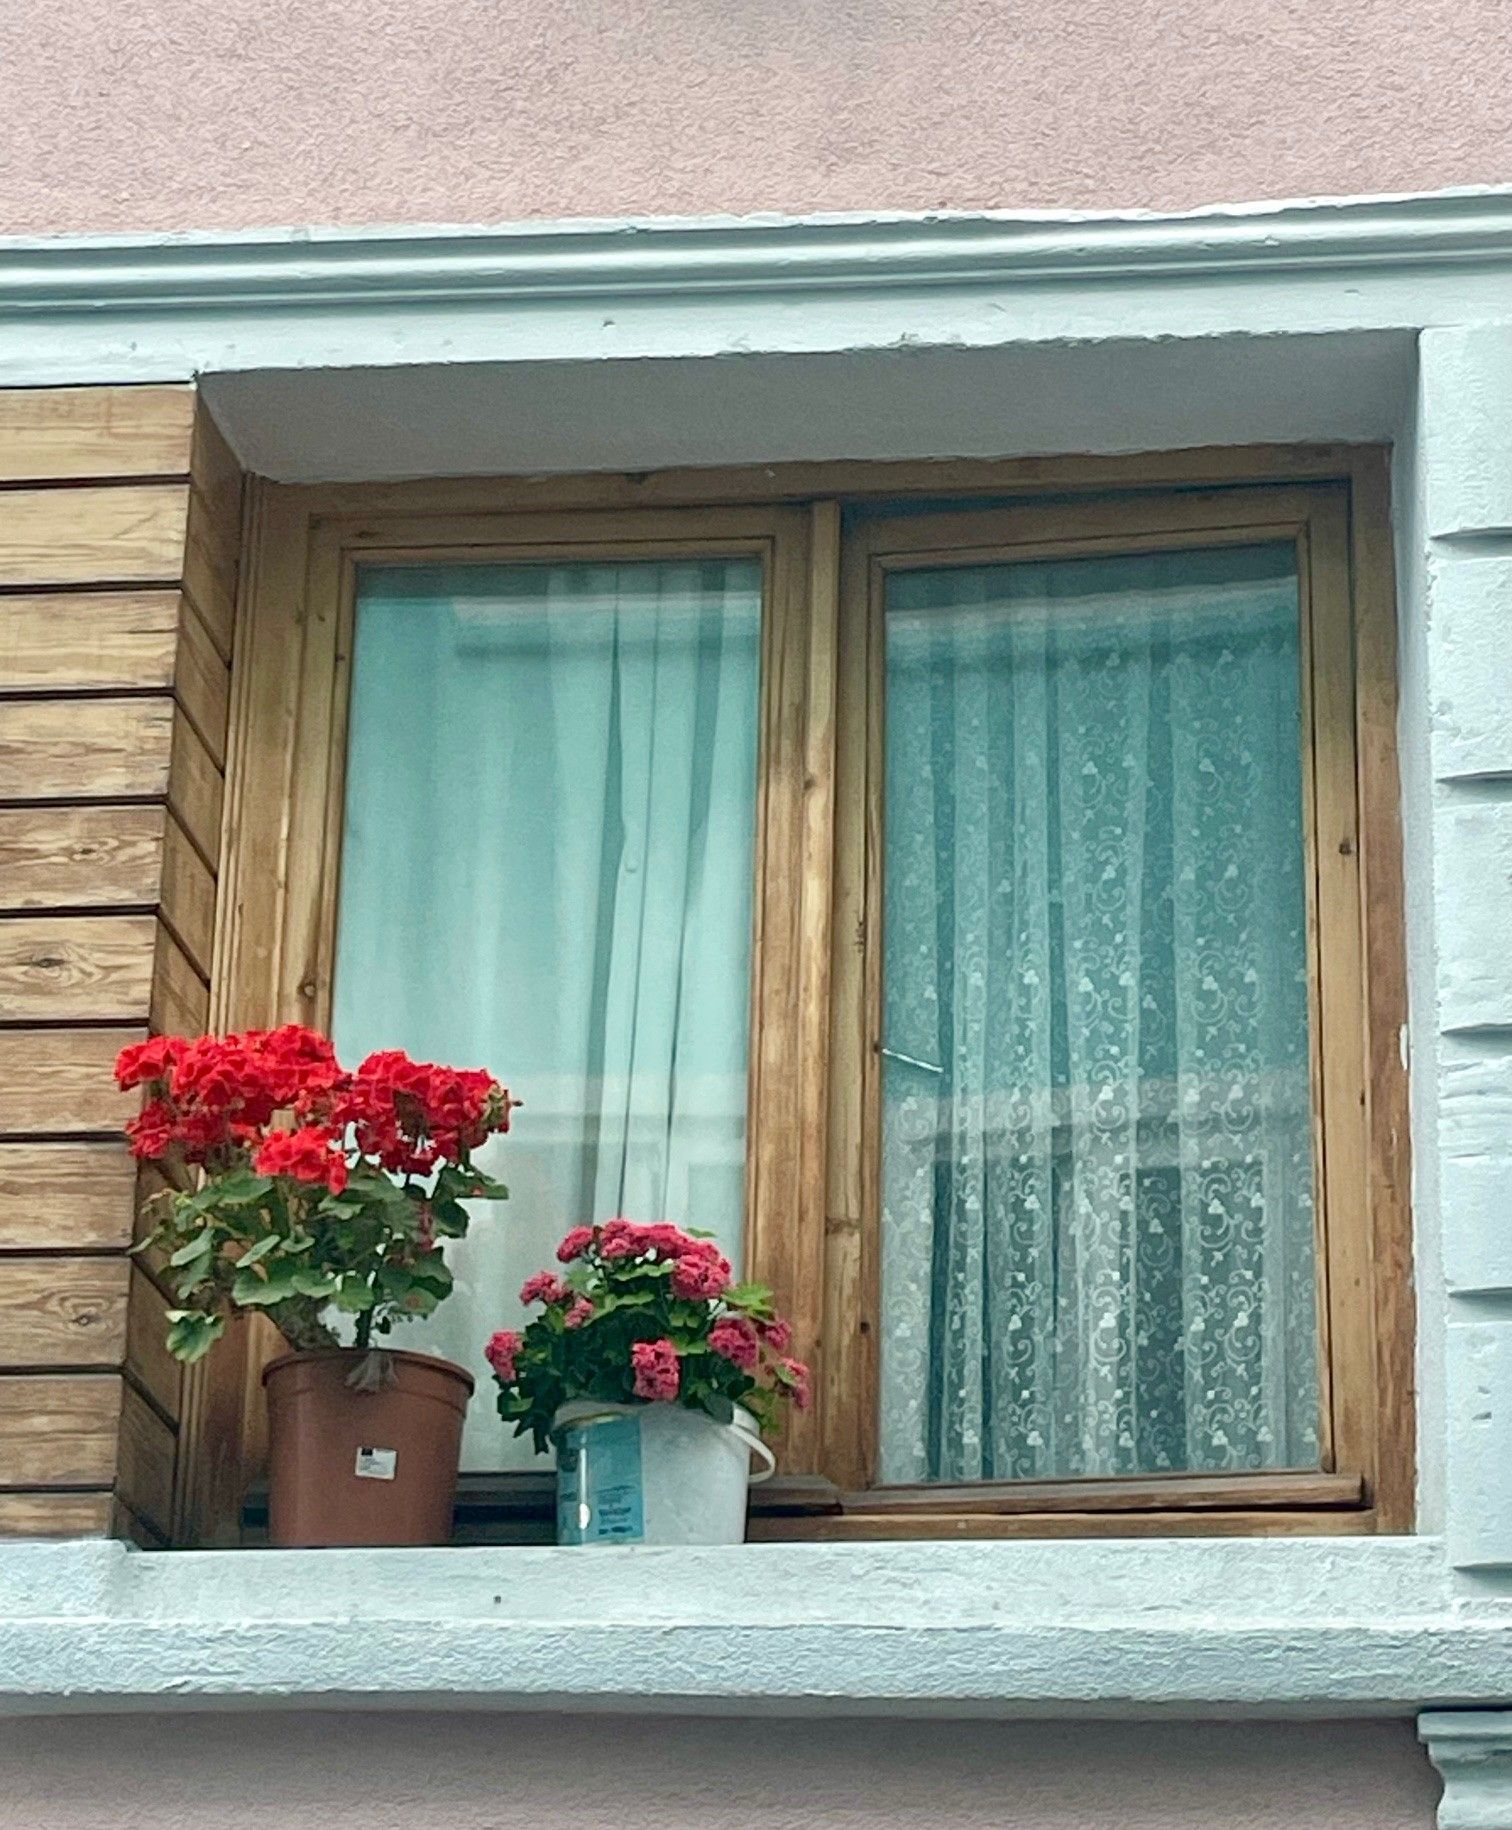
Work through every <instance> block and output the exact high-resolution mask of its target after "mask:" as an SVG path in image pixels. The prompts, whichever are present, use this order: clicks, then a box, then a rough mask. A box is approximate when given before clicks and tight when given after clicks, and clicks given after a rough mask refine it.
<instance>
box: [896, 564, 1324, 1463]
mask: <svg viewBox="0 0 1512 1830" xmlns="http://www.w3.org/2000/svg"><path fill="white" fill-rule="evenodd" d="M1298 630H1299V616H1298V595H1297V580H1296V570H1295V555H1294V552H1293V550H1292V548H1291V547H1290V546H1289V545H1287V546H1281V545H1274V546H1272V545H1266V546H1253V547H1248V548H1228V549H1219V550H1208V551H1204V552H1190V553H1162V554H1155V555H1143V556H1137V557H1122V558H1110V559H1074V560H1055V561H1048V562H1036V563H1023V564H1012V565H990V566H982V567H972V568H953V569H944V568H942V569H938V570H927V571H916V572H897V573H893V574H891V575H890V576H889V579H888V585H887V600H886V656H887V681H886V690H887V699H886V833H885V845H886V850H885V866H886V869H885V879H886V888H885V904H884V934H885V940H884V994H883V1002H884V1011H883V1038H884V1051H885V1052H884V1060H883V1145H882V1148H883V1178H882V1180H883V1193H882V1200H883V1217H882V1225H883V1241H882V1251H883V1313H884V1317H885V1330H884V1341H883V1348H882V1419H881V1428H882V1455H881V1468H882V1475H883V1478H884V1479H885V1480H887V1481H929V1480H955V1481H963V1480H979V1479H983V1480H985V1479H996V1480H1012V1479H1033V1478H1052V1477H1057V1476H1074V1475H1113V1474H1133V1473H1146V1472H1157V1471H1165V1470H1213V1471H1216V1470H1223V1469H1255V1468H1279V1467H1315V1466H1317V1463H1318V1392H1319V1388H1318V1369H1317V1344H1316V1340H1317V1336H1316V1323H1315V1293H1314V1278H1315V1247H1314V1239H1313V1196H1312V1174H1313V1171H1312V1146H1311V1122H1310V1099H1309V1071H1308V1000H1307V941H1306V912H1305V892H1304V881H1303V869H1304V852H1303V825H1302V781H1301V754H1302V723H1301V709H1300V686H1299V678H1300V660H1299V652H1298V642H1299V635H1298Z"/></svg>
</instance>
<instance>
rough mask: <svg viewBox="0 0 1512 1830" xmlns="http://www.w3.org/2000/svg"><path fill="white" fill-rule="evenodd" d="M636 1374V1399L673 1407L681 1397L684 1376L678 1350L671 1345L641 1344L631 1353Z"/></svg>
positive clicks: (631, 1361) (649, 1342) (658, 1342)
mask: <svg viewBox="0 0 1512 1830" xmlns="http://www.w3.org/2000/svg"><path fill="white" fill-rule="evenodd" d="M630 1365H631V1369H632V1371H633V1372H634V1374H635V1395H636V1397H637V1398H645V1399H647V1400H649V1401H650V1402H651V1403H652V1404H671V1403H672V1401H673V1400H674V1399H675V1398H676V1397H677V1388H678V1385H679V1384H680V1383H681V1372H680V1369H679V1367H678V1362H677V1349H676V1348H675V1347H674V1346H673V1345H672V1343H671V1342H670V1341H665V1340H663V1341H637V1342H636V1343H635V1345H634V1346H633V1347H632V1348H631V1349H630Z"/></svg>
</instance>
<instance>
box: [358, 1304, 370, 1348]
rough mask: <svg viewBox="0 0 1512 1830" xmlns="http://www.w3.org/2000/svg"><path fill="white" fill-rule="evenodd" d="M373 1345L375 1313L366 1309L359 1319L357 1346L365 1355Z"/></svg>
mask: <svg viewBox="0 0 1512 1830" xmlns="http://www.w3.org/2000/svg"><path fill="white" fill-rule="evenodd" d="M372 1344H373V1312H372V1310H371V1309H364V1310H363V1311H362V1313H361V1314H360V1315H359V1316H358V1317H357V1345H358V1346H359V1347H360V1348H361V1349H362V1350H363V1352H364V1353H365V1352H366V1351H367V1349H368V1348H369V1347H371V1346H372Z"/></svg>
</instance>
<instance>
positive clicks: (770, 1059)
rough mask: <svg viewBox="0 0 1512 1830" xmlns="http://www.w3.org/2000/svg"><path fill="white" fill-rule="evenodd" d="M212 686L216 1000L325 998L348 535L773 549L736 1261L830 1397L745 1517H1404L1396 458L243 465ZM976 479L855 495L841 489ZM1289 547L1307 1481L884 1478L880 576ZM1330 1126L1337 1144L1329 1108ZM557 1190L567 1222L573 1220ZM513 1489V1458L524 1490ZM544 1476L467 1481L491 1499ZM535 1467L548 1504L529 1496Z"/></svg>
mask: <svg viewBox="0 0 1512 1830" xmlns="http://www.w3.org/2000/svg"><path fill="white" fill-rule="evenodd" d="M251 494H252V501H251V506H250V511H249V517H248V541H247V551H248V562H247V566H246V569H245V573H244V578H243V589H242V604H241V616H240V621H239V627H238V644H237V655H236V660H235V669H234V676H235V677H234V680H233V705H232V730H231V743H230V756H229V763H228V782H227V817H226V834H225V846H224V864H223V891H222V908H221V917H220V923H219V930H218V939H217V956H216V967H217V970H216V975H215V1005H214V1011H213V1017H214V1020H215V1021H216V1022H217V1023H218V1024H220V1025H223V1026H234V1025H242V1024H251V1023H273V1022H276V1021H284V1020H290V1019H293V1020H299V1021H305V1022H312V1023H316V1024H324V1023H326V1022H328V1020H329V1015H330V994H331V976H332V964H333V960H332V954H333V949H334V932H335V910H336V889H337V862H338V859H339V851H340V837H341V832H340V828H341V813H342V802H343V787H344V776H343V760H344V750H345V742H346V699H347V692H348V671H349V661H350V652H351V635H352V625H353V606H354V596H355V579H356V571H357V567H358V565H359V564H361V563H364V562H369V563H370V562H375V561H380V560H381V561H385V562H408V561H436V560H444V559H457V558H469V559H494V560H497V559H507V558H517V559H541V558H550V557H563V556H571V557H573V558H575V559H592V558H602V557H615V556H631V555H635V556H642V557H651V556H661V555H670V554H678V555H682V554H686V553H700V552H701V553H714V552H718V553H719V554H721V555H729V554H735V553H754V554H758V555H759V556H761V557H762V559H763V562H764V572H765V579H766V588H765V593H764V605H763V630H762V676H761V678H762V684H761V693H762V703H761V738H760V765H759V767H760V775H759V790H758V792H759V806H758V813H757V844H756V870H757V876H756V891H755V903H754V946H753V971H752V991H751V997H752V1006H751V1008H752V1031H751V1036H752V1040H751V1057H750V1060H751V1077H750V1105H749V1129H748V1146H747V1148H748V1168H747V1207H746V1257H747V1268H748V1270H749V1272H750V1273H751V1274H752V1275H755V1276H758V1277H760V1278H762V1279H763V1280H764V1281H767V1282H770V1283H772V1284H773V1285H774V1286H775V1287H776V1289H777V1290H778V1292H779V1295H780V1297H781V1298H782V1300H783V1302H784V1305H785V1306H786V1307H787V1308H788V1309H789V1311H790V1313H792V1314H793V1316H794V1320H795V1325H796V1331H797V1335H798V1339H799V1343H800V1350H806V1351H807V1353H808V1354H809V1355H810V1356H812V1358H813V1360H814V1362H815V1366H816V1393H817V1398H816V1403H815V1406H814V1408H813V1409H812V1410H811V1411H809V1412H807V1413H805V1414H803V1415H801V1416H799V1417H796V1418H795V1419H794V1420H793V1423H792V1426H791V1427H790V1429H789V1431H788V1433H787V1436H786V1437H785V1439H784V1442H783V1444H782V1466H783V1479H782V1480H781V1481H779V1482H778V1483H775V1484H774V1486H773V1488H772V1489H771V1490H770V1491H769V1492H768V1493H767V1494H766V1495H765V1496H764V1498H763V1499H762V1501H761V1504H760V1506H759V1508H758V1509H756V1510H755V1512H754V1514H753V1528H752V1535H753V1536H756V1537H765V1538H786V1537H820V1538H898V1537H1020V1536H1022V1537H1035V1536H1130V1535H1173V1536H1179V1535H1224V1536H1233V1535H1246V1534H1252V1535H1257V1536H1258V1535H1302V1534H1309V1533H1346V1532H1347V1533H1360V1532H1375V1531H1394V1532H1401V1531H1408V1530H1410V1529H1411V1528H1412V1519H1413V1480H1414V1471H1413V1400H1412V1364H1413V1327H1412V1294H1411V1269H1410V1267H1411V1240H1410V1216H1409V1209H1408V1188H1407V1174H1408V1163H1407V1107H1406V1077H1405V1069H1404V1066H1403V1062H1402V1057H1401V1051H1400V1034H1401V1026H1402V1024H1403V1023H1404V1021H1405V962H1404V946H1403V929H1402V888H1401V846H1400V837H1399V825H1398V812H1397V765H1396V751H1395V698H1396V681H1395V606H1394V594H1393V582H1392V581H1393V566H1392V555H1391V545H1390V528H1389V519H1388V500H1389V495H1388V474H1387V457H1386V453H1385V451H1384V450H1382V449H1380V448H1376V447H1349V446H1336V447H1310V448H1291V447H1286V448H1282V447H1276V448H1263V447H1262V448H1254V449H1225V450H1222V451H1213V452H1186V453H1164V454H1156V455H1153V456H1152V455H1142V456H1139V457H1134V458H1129V459H1123V458H1118V459H1103V458H1083V459H1057V460H1043V459H1035V460H1021V461H1020V460H1004V461H1000V462H996V461H989V462H981V463H975V462H964V461H962V462H954V461H952V462H950V463H931V464H834V465H794V466H778V467H765V468H761V469H752V470H743V471H719V472H715V471H707V472H700V471H691V472H680V473H679V472H662V473H655V474H653V475H650V476H645V477H619V476H579V477H556V478H501V479H465V480H464V479H455V480H441V481H424V482H416V483H407V484H371V485H331V486H281V485H275V484H271V483H266V482H261V481H257V482H254V484H253V486H252V492H251ZM929 497H935V498H940V497H946V498H950V497H956V498H973V499H977V500H981V499H987V498H990V499H993V501H994V504H995V505H994V506H993V507H992V508H991V509H989V510H973V511H971V512H970V513H963V514H950V513H948V512H947V514H946V515H945V516H944V517H937V516H933V515H923V516H922V517H921V518H918V519H915V518H913V517H898V518H896V519H887V518H885V516H884V515H882V514H881V513H877V514H874V515H872V516H869V517H863V518H860V519H859V520H858V523H857V526H856V528H855V529H853V530H850V531H848V532H847V533H846V534H845V535H844V537H842V504H847V505H849V504H852V503H854V504H858V505H861V504H868V503H870V504H874V505H880V504H886V503H890V502H893V501H897V500H900V499H904V498H906V499H909V500H910V501H912V502H917V501H919V500H920V499H923V498H929ZM1262 539H1289V540H1292V541H1295V543H1296V546H1297V551H1298V555H1299V566H1300V573H1299V575H1300V577H1301V580H1302V594H1303V638H1304V656H1305V660H1304V699H1305V702H1306V703H1307V705H1308V707H1309V713H1308V717H1307V720H1306V722H1307V727H1308V731H1309V733H1310V734H1311V742H1310V745H1309V746H1308V749H1307V753H1306V754H1305V757H1304V766H1305V768H1306V770H1307V772H1308V779H1309V780H1315V781H1316V783H1317V784H1318V787H1317V791H1316V792H1315V793H1310V794H1309V796H1308V807H1309V812H1308V819H1307V832H1308V847H1309V877H1310V879H1311V880H1312V883H1313V885H1314V886H1315V887H1314V890H1313V891H1312V892H1311V893H1310V898H1309V923H1310V931H1313V932H1315V933H1317V934H1318V935H1319V936H1320V944H1319V945H1318V946H1317V947H1315V948H1314V950H1313V951H1314V960H1315V962H1316V961H1317V960H1319V959H1322V960H1323V961H1324V962H1326V964H1325V969H1324V972H1323V974H1322V977H1321V980H1320V977H1319V974H1318V972H1317V971H1316V969H1315V970H1314V974H1313V983H1312V986H1311V999H1312V1007H1313V1012H1314V1021H1313V1025H1312V1028H1313V1035H1314V1043H1315V1050H1314V1055H1315V1058H1314V1064H1313V1065H1314V1085H1315V1088H1319V1087H1320V1088H1321V1090H1322V1105H1321V1109H1322V1111H1323V1113H1324V1114H1325V1115H1326V1117H1325V1118H1324V1119H1321V1120H1320V1119H1318V1118H1317V1114H1318V1111H1319V1104H1318V1101H1317V1100H1316V1098H1315V1123H1317V1125H1318V1129H1319V1137H1318V1145H1317V1153H1316V1154H1317V1160H1318V1161H1319V1163H1320V1165H1321V1176H1320V1183H1319V1192H1320V1197H1321V1198H1320V1200H1319V1203H1318V1208H1319V1215H1320V1219H1319V1228H1320V1240H1321V1242H1322V1250H1321V1251H1320V1296H1321V1298H1322V1301H1321V1302H1320V1333H1321V1336H1322V1338H1323V1340H1324V1342H1325V1345H1326V1348H1327V1352H1326V1353H1325V1356H1324V1362H1323V1364H1324V1367H1325V1368H1327V1369H1328V1371H1327V1372H1326V1374H1325V1383H1324V1388H1323V1404H1324V1416H1325V1418H1326V1429H1325V1437H1326V1443H1325V1452H1324V1456H1323V1463H1324V1465H1323V1468H1322V1469H1321V1470H1320V1471H1318V1472H1311V1471H1306V1472H1301V1473H1296V1472H1291V1473H1268V1474H1252V1475H1251V1474H1226V1475H1208V1476H1193V1475H1171V1476H1154V1477H1141V1478H1138V1479H1093V1480H1073V1481H1044V1482H1038V1481H1037V1482H1019V1483H1001V1484H992V1483H988V1484H983V1485H980V1486H977V1485H972V1486H964V1487H963V1486H938V1487H920V1488H901V1487H895V1488H879V1487H876V1486H875V1485H874V1484H873V1481H872V1475H873V1458H874V1454H875V1439H876V1427H875V1421H874V1420H875V1417H876V1397H877V1390H878V1385H877V1365H876V1358H877V1354H876V1348H877V1341H878V1281H879V1279H878V1266H877V1249H876V1246H877V1232H878V1226H879V1220H878V1199H877V1187H876V1183H877V1158H878V1153H877V1151H876V1149H875V1148H874V1147H873V1145H872V1144H869V1143H868V1141H867V1140H875V1139H876V1137H877V1135H878V1133H877V1122H878V1116H879V1109H880V1108H879V1091H878V1088H879V1074H878V1071H877V1069H878V1056H877V1052H876V1051H877V1043H878V1034H877V1031H878V1015H879V1011H880V951H879V946H878V921H877V910H878V907H879V902H878V898H879V894H880V871H879V852H880V834H881V825H880V818H881V783H880V748H879V740H880V732H881V643H880V640H879V639H878V630H879V622H878V618H879V614H880V611H879V605H880V589H879V580H880V579H881V578H883V577H884V576H885V574H886V572H887V570H888V569H890V568H892V567H895V566H897V565H902V564H909V563H922V556H925V555H927V554H929V553H931V552H938V551H940V550H941V549H942V546H943V547H945V548H948V549H949V551H950V554H951V560H952V563H958V562H960V561H961V556H962V553H963V552H971V551H975V552H977V553H978V554H979V555H980V556H982V557H988V556H998V557H1019V558H1022V557H1028V556H1031V555H1034V556H1038V555H1040V554H1042V553H1043V554H1050V553H1055V554H1070V553H1087V552H1092V551H1103V552H1127V551H1130V550H1134V549H1137V548H1139V547H1141V546H1143V547H1149V546H1164V547H1165V548H1167V549H1170V548H1172V547H1173V546H1180V547H1191V546H1193V545H1202V544H1213V543H1221V542H1234V541H1256V540H1262ZM1325 1131H1326V1135H1325ZM577 1217H578V1216H564V1222H563V1223H564V1225H565V1224H566V1223H567V1222H568V1221H569V1220H571V1219H574V1218H577ZM273 1346H274V1341H273V1337H272V1335H271V1331H270V1330H269V1329H268V1328H267V1327H266V1325H263V1326H262V1327H260V1328H259V1327H257V1326H253V1327H246V1328H242V1329H241V1330H240V1332H239V1337H238V1342H237V1344H236V1346H235V1347H233V1348H232V1349H231V1350H230V1351H223V1352H222V1354H220V1355H217V1356H211V1358H210V1359H209V1360H208V1361H207V1362H205V1363H204V1367H203V1369H202V1370H201V1371H200V1372H199V1374H198V1384H199V1387H200V1391H199V1397H198V1400H197V1401H191V1403H190V1405H189V1406H188V1407H187V1409H188V1416H189V1419H190V1453H189V1457H188V1471H187V1476H186V1479H187V1486H188V1492H189V1503H188V1504H187V1506H186V1508H185V1512H186V1516H189V1517H192V1518H197V1519H199V1520H200V1521H202V1525H201V1535H202V1536H205V1537H208V1538H209V1539H210V1540H211V1541H214V1539H215V1538H216V1537H217V1536H219V1537H223V1538H224V1537H228V1536H230V1535H232V1531H231V1528H230V1527H229V1526H228V1525H227V1523H226V1521H227V1518H228V1516H234V1514H235V1511H236V1509H237V1508H238V1506H239V1503H240V1497H241V1494H240V1482H239V1478H238V1476H239V1463H241V1462H244V1461H245V1460H246V1459H248V1458H249V1457H250V1458H251V1459H253V1460H255V1458H256V1454H257V1450H258V1440H257V1430H258V1417H259V1414H260V1404H259V1402H258V1401H259V1397H260V1394H259V1391H258V1372H259V1369H260V1365H261V1363H262V1361H263V1360H264V1359H265V1358H266V1357H267V1355H268V1353H269V1352H270V1351H272V1349H273ZM532 1481H534V1482H535V1485H534V1486H532V1485H531V1483H532ZM539 1488H540V1482H539V1478H538V1477H532V1476H523V1477H521V1476H507V1475H499V1476H489V1477H475V1478H470V1479H465V1480H464V1498H463V1507H464V1513H465V1512H466V1511H467V1509H468V1508H469V1507H471V1508H472V1509H473V1511H474V1513H475V1514H476V1516H477V1517H479V1518H482V1519H484V1520H485V1522H486V1521H487V1520H489V1519H493V1518H498V1519H504V1520H514V1521H516V1522H518V1520H519V1519H520V1518H522V1517H525V1516H527V1515H528V1517H529V1518H530V1519H531V1520H532V1521H534V1524H533V1528H532V1531H527V1533H526V1534H525V1535H539V1528H540V1526H541V1524H542V1520H541V1519H538V1518H536V1516H535V1515H536V1513H537V1512H539V1511H540V1510H541V1508H542V1506H543V1505H544V1500H542V1499H541V1498H540V1497H539V1492H538V1490H539ZM530 1494H537V1498H536V1499H530V1498H528V1497H527V1496H528V1495H530Z"/></svg>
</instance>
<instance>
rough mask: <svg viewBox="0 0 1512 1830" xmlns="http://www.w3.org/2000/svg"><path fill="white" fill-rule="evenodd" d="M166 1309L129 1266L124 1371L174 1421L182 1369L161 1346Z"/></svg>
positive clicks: (144, 1277) (149, 1282) (163, 1299)
mask: <svg viewBox="0 0 1512 1830" xmlns="http://www.w3.org/2000/svg"><path fill="white" fill-rule="evenodd" d="M167 1310H168V1299H167V1298H166V1297H165V1296H164V1295H163V1293H162V1291H161V1290H159V1289H158V1287H157V1285H156V1284H154V1283H153V1281H152V1279H151V1278H150V1277H148V1276H147V1275H146V1274H145V1273H144V1272H143V1271H141V1270H137V1269H133V1271H132V1273H131V1288H130V1290H129V1292H128V1295H127V1304H126V1370H127V1372H128V1374H129V1375H130V1377H131V1378H132V1379H133V1380H134V1381H135V1383H136V1384H137V1385H139V1386H140V1387H141V1388H142V1390H143V1391H144V1392H146V1393H147V1395H148V1397H150V1398H151V1399H152V1400H153V1402H154V1403H155V1404H156V1405H157V1407H158V1409H159V1410H160V1411H162V1412H163V1414H164V1415H165V1416H167V1417H171V1418H173V1419H175V1420H177V1418H178V1414H179V1388H180V1384H181V1380H182V1374H183V1368H182V1367H181V1366H180V1365H179V1363H178V1361H177V1360H175V1359H174V1357H173V1355H172V1354H171V1353H169V1351H168V1349H167V1346H166V1345H165V1342H166V1339H167V1334H168V1320H167Z"/></svg>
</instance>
